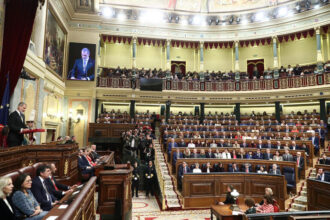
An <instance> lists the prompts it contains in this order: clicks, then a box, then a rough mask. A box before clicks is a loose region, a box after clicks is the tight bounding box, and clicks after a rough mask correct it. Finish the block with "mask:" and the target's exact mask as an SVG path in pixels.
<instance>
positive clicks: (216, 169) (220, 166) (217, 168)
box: [213, 163, 224, 172]
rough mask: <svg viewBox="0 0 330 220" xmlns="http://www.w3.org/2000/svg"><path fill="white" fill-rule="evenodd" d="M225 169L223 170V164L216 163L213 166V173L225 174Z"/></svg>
mask: <svg viewBox="0 0 330 220" xmlns="http://www.w3.org/2000/svg"><path fill="white" fill-rule="evenodd" d="M223 171H224V168H223V164H222V163H215V164H214V165H213V172H223Z"/></svg>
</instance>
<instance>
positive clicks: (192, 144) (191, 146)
mask: <svg viewBox="0 0 330 220" xmlns="http://www.w3.org/2000/svg"><path fill="white" fill-rule="evenodd" d="M188 147H189V148H195V147H196V145H195V144H194V141H193V139H190V142H189V144H188Z"/></svg>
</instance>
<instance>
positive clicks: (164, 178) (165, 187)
mask: <svg viewBox="0 0 330 220" xmlns="http://www.w3.org/2000/svg"><path fill="white" fill-rule="evenodd" d="M154 143H155V157H156V158H155V159H156V166H157V168H156V170H157V176H158V181H159V185H160V188H161V191H162V195H163V200H164V201H163V202H162V203H163V204H162V206H163V207H162V209H167V210H168V209H181V204H180V200H179V197H178V194H177V193H176V191H175V190H176V188H175V187H174V181H173V180H172V177H171V176H170V175H169V168H168V166H167V163H166V161H165V157H164V154H163V152H162V149H161V147H160V144H159V141H158V140H155V142H154Z"/></svg>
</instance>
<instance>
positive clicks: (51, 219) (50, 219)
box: [46, 216, 58, 220]
mask: <svg viewBox="0 0 330 220" xmlns="http://www.w3.org/2000/svg"><path fill="white" fill-rule="evenodd" d="M57 217H58V216H49V217H48V218H47V219H46V220H55V219H57Z"/></svg>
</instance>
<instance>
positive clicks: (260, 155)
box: [253, 149, 264, 160]
mask: <svg viewBox="0 0 330 220" xmlns="http://www.w3.org/2000/svg"><path fill="white" fill-rule="evenodd" d="M253 159H257V160H262V159H264V155H263V154H262V153H261V152H260V149H258V150H257V153H256V154H255V155H253Z"/></svg>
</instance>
